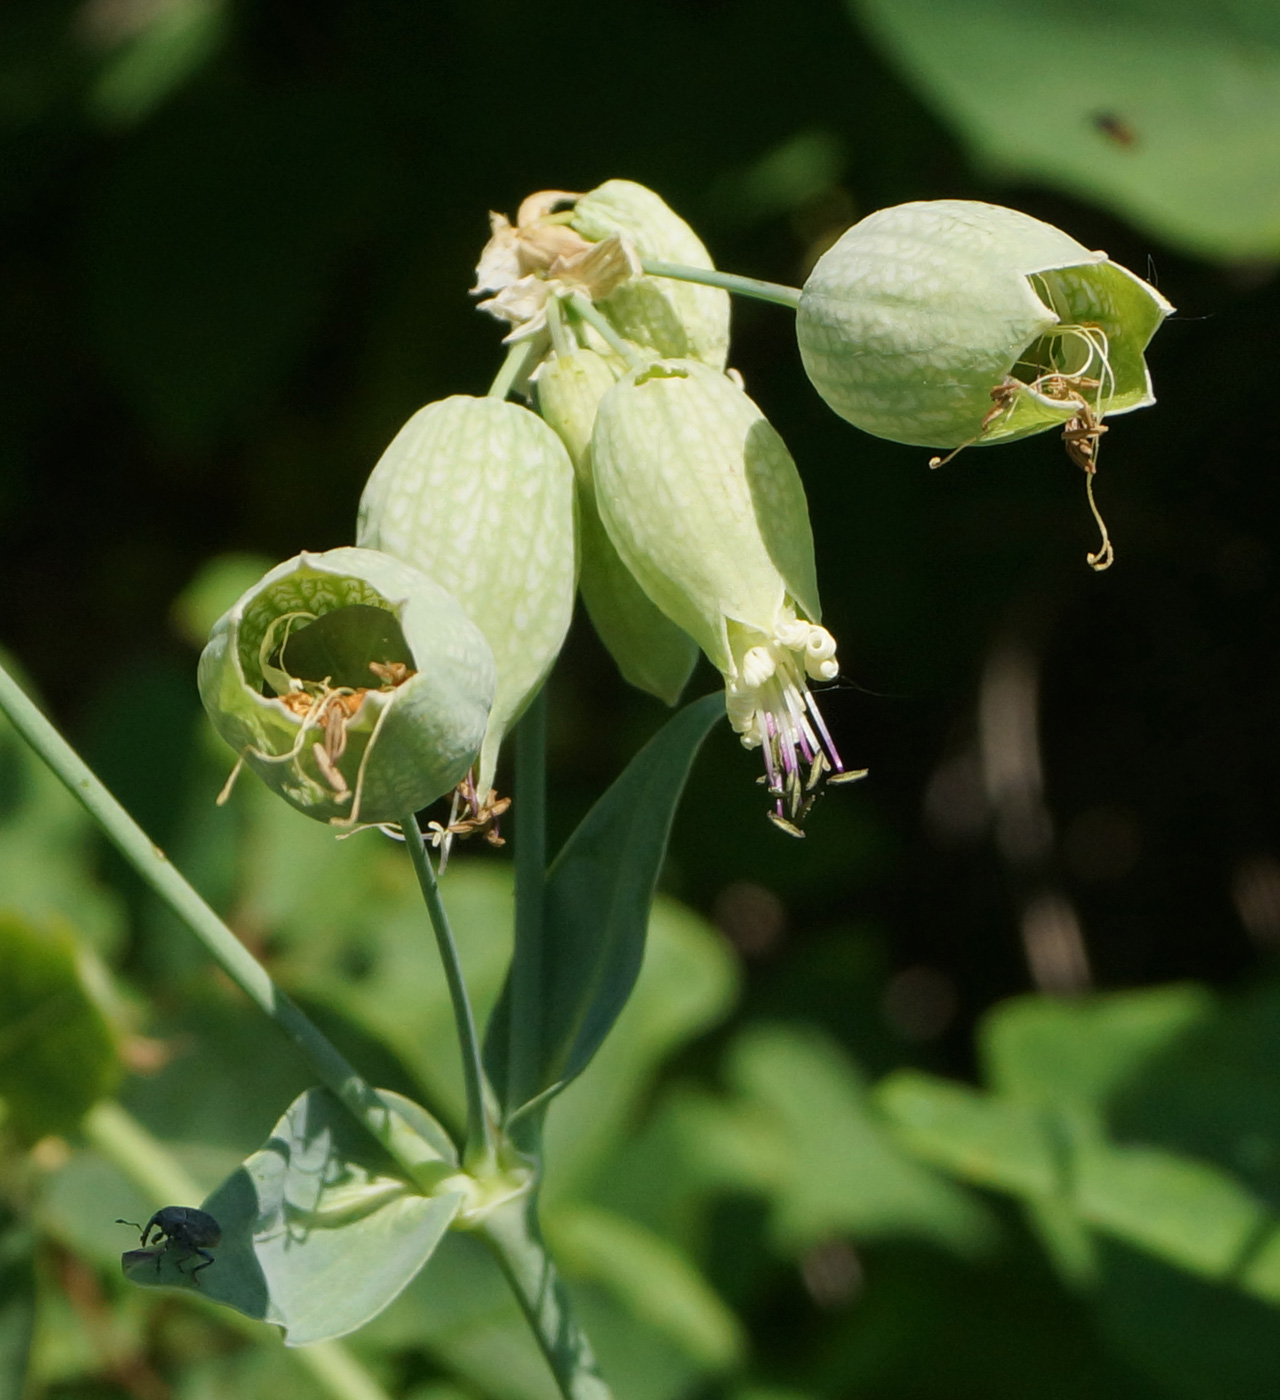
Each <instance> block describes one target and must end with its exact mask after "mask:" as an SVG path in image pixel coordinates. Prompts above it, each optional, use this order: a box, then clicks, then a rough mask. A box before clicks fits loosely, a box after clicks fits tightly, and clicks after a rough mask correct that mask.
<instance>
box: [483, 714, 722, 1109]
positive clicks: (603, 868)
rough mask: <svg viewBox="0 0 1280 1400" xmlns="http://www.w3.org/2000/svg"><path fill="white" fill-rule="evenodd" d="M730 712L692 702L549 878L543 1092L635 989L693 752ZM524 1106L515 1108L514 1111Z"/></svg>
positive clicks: (602, 803) (637, 761)
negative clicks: (657, 885) (651, 909)
mask: <svg viewBox="0 0 1280 1400" xmlns="http://www.w3.org/2000/svg"><path fill="white" fill-rule="evenodd" d="M723 714H724V700H723V698H722V697H721V696H719V695H708V696H704V697H703V699H701V700H695V701H694V702H693V704H691V705H687V706H686V707H685V708H684V709H683V710H681V711H680V713H679V714H677V715H675V716H674V717H673V718H672V719H670V720H668V721H667V723H666V724H665V725H664V726H663V727H662V728H661V729H660V730H659V731H658V733H657V734H656V735H655V736H654V738H652V739H651V740H650V741H649V743H648V744H646V745H645V747H644V748H643V749H642V750H641V751H640V752H639V753H638V754H637V755H636V757H635V758H634V759H632V761H631V762H630V763H629V764H628V765H627V767H626V769H625V770H624V771H623V772H622V774H621V776H620V777H619V778H618V779H617V780H616V781H615V782H614V783H613V785H612V786H611V787H610V788H609V790H608V791H607V792H606V793H605V794H604V796H603V797H601V798H600V800H599V801H598V802H597V803H596V805H595V806H594V807H593V808H592V809H591V811H590V812H588V813H587V815H586V817H585V818H584V819H583V821H582V823H581V825H580V826H579V827H578V829H577V830H576V831H575V832H574V833H573V835H572V836H570V838H569V840H568V841H567V842H566V843H565V845H564V848H563V849H562V850H561V852H560V854H559V855H558V856H557V857H556V859H555V861H554V863H553V864H552V866H551V869H550V871H549V872H548V876H547V887H546V911H545V932H544V943H543V977H542V987H541V989H540V993H539V996H538V1005H537V1011H538V1015H539V1017H540V1021H541V1025H540V1028H539V1029H540V1039H539V1046H540V1054H539V1063H538V1072H537V1074H536V1075H531V1076H530V1082H532V1083H534V1084H535V1085H536V1086H537V1088H536V1091H535V1095H534V1096H535V1097H536V1096H537V1095H538V1094H542V1093H546V1092H547V1091H548V1090H552V1089H555V1090H558V1089H560V1088H561V1087H563V1086H564V1085H565V1084H567V1083H568V1082H569V1081H570V1080H571V1079H573V1078H575V1077H576V1076H577V1075H579V1074H581V1073H582V1071H583V1069H585V1068H586V1065H587V1063H588V1062H589V1061H590V1059H591V1057H592V1056H593V1055H594V1054H595V1052H596V1050H597V1049H598V1048H599V1046H600V1043H601V1041H603V1040H604V1038H605V1036H606V1035H607V1034H608V1033H609V1030H610V1028H611V1027H612V1026H613V1023H614V1022H615V1021H616V1020H617V1019H618V1014H619V1013H620V1012H621V1010H622V1008H623V1006H625V1005H626V1001H627V998H628V997H629V996H630V995H631V989H632V987H634V986H635V981H636V977H637V976H638V975H639V972H640V964H641V960H642V958H643V957H644V944H645V930H646V928H647V927H648V923H649V905H650V902H651V901H652V899H653V889H654V885H655V883H656V882H657V878H658V872H659V870H660V869H661V866H662V861H663V858H664V856H665V855H666V849H667V838H668V836H669V834H670V831H671V820H672V817H673V816H674V814H675V809H676V804H677V802H678V801H679V800H680V794H681V792H682V791H683V790H684V785H685V781H686V779H687V778H688V776H689V770H690V768H691V767H692V764H693V760H694V757H695V755H696V754H697V752H698V749H699V747H700V745H701V744H702V741H703V740H704V739H705V738H706V736H707V734H708V733H709V732H710V729H711V726H712V725H713V724H714V723H715V722H716V720H717V719H718V718H719V717H720V716H721V715H723ZM509 997H510V983H509V982H508V984H507V987H506V988H505V989H504V991H503V995H502V999H501V1001H500V1002H499V1004H498V1006H497V1008H496V1009H495V1012H494V1015H493V1017H492V1018H491V1020H490V1023H489V1030H488V1034H487V1036H486V1040H485V1068H486V1070H487V1071H488V1074H489V1076H490V1079H491V1080H492V1082H493V1084H494V1087H495V1088H496V1089H497V1091H498V1094H499V1097H500V1098H502V1097H504V1095H505V1085H506V1066H507V1037H508V1030H509V1005H508V1001H509ZM518 1107H520V1105H518V1104H508V1105H507V1110H508V1114H510V1112H511V1111H512V1110H514V1109H516V1108H518Z"/></svg>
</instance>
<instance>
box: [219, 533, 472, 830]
mask: <svg viewBox="0 0 1280 1400" xmlns="http://www.w3.org/2000/svg"><path fill="white" fill-rule="evenodd" d="M199 684H200V698H201V700H202V701H203V702H204V707H205V709H206V710H207V711H208V714H209V718H210V719H211V720H212V722H213V727H214V728H215V729H216V730H217V731H218V733H219V734H220V735H221V736H222V738H223V739H225V740H226V741H227V743H228V744H230V745H231V747H232V748H233V749H235V751H236V752H237V754H239V756H240V759H241V761H242V762H244V763H246V764H248V766H249V767H250V768H252V769H253V770H254V772H255V773H257V774H258V776H259V777H261V778H262V780H263V781H264V782H265V783H266V784H267V786H268V787H270V788H272V789H274V790H275V791H276V792H278V793H279V794H280V795H281V796H282V797H283V798H284V799H285V800H286V801H287V802H289V803H291V804H292V805H293V806H294V807H297V808H298V809H299V811H302V812H305V813H306V814H307V815H308V816H310V817H315V818H316V819H317V820H320V821H328V822H332V823H333V824H334V825H337V826H348V827H349V826H354V825H355V824H356V823H358V822H361V823H384V822H398V821H400V820H401V819H402V818H403V817H404V816H405V815H406V814H407V813H410V812H413V811H416V810H417V809H418V808H419V807H425V806H426V805H427V804H428V803H430V802H434V801H435V800H436V798H438V797H441V796H443V795H444V794H445V793H446V792H449V791H450V790H451V789H452V788H453V787H454V786H455V785H456V784H457V783H458V782H460V781H461V779H462V778H463V777H464V776H465V774H466V772H467V770H468V769H469V768H470V767H471V765H472V763H473V762H474V761H475V758H476V755H477V754H478V752H479V750H480V745H481V743H482V741H483V739H484V734H485V726H486V724H487V722H488V717H489V706H490V704H491V702H492V700H493V694H494V684H495V672H494V664H493V655H492V653H491V652H490V650H489V646H488V643H487V642H486V641H485V639H484V636H483V635H482V633H481V632H480V630H479V629H478V628H477V627H476V626H475V625H474V624H473V623H472V622H471V621H470V620H469V619H468V618H467V616H466V614H465V613H464V612H463V610H462V608H461V606H460V605H459V604H458V602H457V601H456V600H455V599H454V598H453V597H451V596H450V594H448V593H447V592H446V591H445V590H444V589H443V588H441V587H440V585H439V584H437V583H435V582H434V581H433V580H432V579H430V578H427V577H426V576H425V575H424V574H422V573H420V572H419V571H418V570H417V569H413V568H411V567H409V566H408V565H406V564H404V563H402V562H401V561H399V560H397V559H392V558H390V557H388V556H387V555H385V554H378V553H375V552H374V551H372V550H367V549H353V548H345V549H331V550H329V551H328V552H327V553H324V554H300V555H299V556H298V557H297V558H296V559H290V560H288V561H287V562H286V563H283V564H280V565H279V566H278V567H276V568H274V569H272V570H271V571H270V572H269V573H268V574H267V575H266V576H265V577H264V578H262V579H261V580H260V581H259V582H258V583H256V584H255V585H254V586H253V587H252V588H251V589H249V591H248V592H247V593H245V594H244V596H243V597H241V598H240V600H239V601H238V602H237V603H236V604H235V606H234V607H233V608H231V610H230V611H229V612H227V613H226V614H225V615H224V616H223V617H222V618H221V619H219V621H218V622H217V623H216V624H215V625H214V628H213V631H212V633H211V634H210V637H209V644H208V645H207V646H206V647H205V649H204V651H203V653H202V654H201V657H200V672H199ZM238 770H239V764H237V766H236V771H238ZM229 786H230V785H228V787H229Z"/></svg>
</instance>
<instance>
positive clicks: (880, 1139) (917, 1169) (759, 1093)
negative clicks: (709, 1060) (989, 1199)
mask: <svg viewBox="0 0 1280 1400" xmlns="http://www.w3.org/2000/svg"><path fill="white" fill-rule="evenodd" d="M728 1075H729V1079H730V1081H731V1082H732V1083H733V1085H734V1086H735V1087H736V1088H737V1089H738V1092H739V1094H740V1095H741V1096H742V1098H743V1099H744V1100H745V1104H744V1108H745V1110H746V1113H745V1122H746V1126H747V1127H748V1129H754V1133H755V1135H756V1136H757V1137H758V1139H759V1141H758V1143H757V1146H756V1148H755V1151H756V1153H758V1154H759V1156H760V1157H761V1159H762V1163H763V1164H765V1165H767V1166H768V1167H770V1168H771V1169H772V1171H773V1173H774V1179H773V1181H772V1182H771V1183H770V1187H769V1195H770V1196H771V1198H772V1201H773V1207H774V1219H773V1228H774V1232H775V1234H776V1235H777V1237H778V1238H779V1240H780V1241H781V1242H782V1243H783V1245H784V1246H785V1247H786V1248H787V1249H788V1251H789V1252H795V1251H798V1250H801V1249H804V1248H807V1247H808V1246H810V1245H812V1244H815V1243H818V1242H820V1241H822V1240H823V1239H827V1238H830V1237H831V1236H832V1235H833V1234H838V1233H849V1234H852V1235H853V1236H854V1237H855V1238H857V1239H885V1238H902V1237H915V1238H924V1239H930V1240H934V1241H937V1242H938V1243H939V1244H942V1245H945V1246H948V1247H950V1248H952V1249H955V1250H957V1251H958V1252H961V1253H965V1252H974V1251H977V1250H980V1249H981V1248H982V1246H983V1245H984V1243H985V1242H986V1241H987V1240H988V1239H989V1238H990V1236H991V1223H990V1221H989V1219H988V1218H987V1216H986V1213H985V1212H984V1211H983V1209H982V1208H981V1206H980V1205H979V1204H978V1203H977V1202H976V1201H974V1200H973V1199H972V1198H970V1197H968V1196H966V1195H965V1194H964V1193H961V1192H958V1191H956V1190H955V1189H954V1188H953V1187H952V1186H951V1185H950V1183H948V1182H947V1181H946V1180H944V1179H942V1178H940V1177H937V1176H935V1175H934V1174H933V1173H932V1172H930V1171H928V1170H927V1169H925V1168H924V1167H922V1166H921V1165H920V1164H919V1163H918V1162H915V1161H912V1159H911V1158H910V1157H909V1156H907V1154H906V1153H904V1152H903V1151H902V1150H901V1149H900V1148H899V1147H898V1145H897V1144H896V1143H895V1142H894V1141H893V1139H892V1137H891V1136H890V1134H889V1133H888V1132H887V1131H886V1128H885V1125H884V1124H883V1122H882V1121H881V1120H880V1118H879V1116H878V1115H877V1113H876V1112H875V1107H874V1104H873V1102H872V1100H871V1098H870V1096H869V1094H868V1092H867V1086H866V1082H865V1079H864V1077H863V1075H862V1072H861V1071H860V1070H859V1069H858V1067H857V1066H856V1065H855V1064H854V1063H853V1062H852V1061H850V1060H849V1059H848V1057H847V1056H846V1055H845V1053H844V1052H843V1051H842V1050H841V1049H840V1048H839V1046H837V1045H836V1044H834V1043H833V1042H832V1041H830V1040H828V1039H827V1038H826V1037H825V1036H823V1035H822V1034H820V1033H818V1032H815V1031H813V1030H810V1029H808V1028H804V1029H801V1028H799V1027H789V1026H758V1027H755V1028H753V1029H751V1030H749V1031H747V1032H745V1033H744V1034H743V1035H742V1036H740V1037H739V1039H738V1040H737V1041H736V1042H735V1044H734V1046H733V1049H732V1052H731V1054H730V1059H729V1066H728Z"/></svg>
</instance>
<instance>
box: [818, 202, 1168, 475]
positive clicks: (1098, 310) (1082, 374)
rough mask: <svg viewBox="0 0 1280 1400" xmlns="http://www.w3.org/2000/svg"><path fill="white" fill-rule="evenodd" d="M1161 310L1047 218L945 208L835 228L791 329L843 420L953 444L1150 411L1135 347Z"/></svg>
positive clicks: (907, 438) (928, 206)
mask: <svg viewBox="0 0 1280 1400" xmlns="http://www.w3.org/2000/svg"><path fill="white" fill-rule="evenodd" d="M1172 310H1173V308H1172V307H1171V306H1170V305H1169V303H1168V302H1167V301H1166V300H1165V299H1164V298H1163V297H1162V296H1161V295H1160V293H1159V292H1157V291H1156V290H1155V288H1153V287H1150V286H1148V285H1147V283H1145V282H1143V281H1142V280H1141V279H1140V278H1137V277H1135V276H1134V275H1133V273H1131V272H1129V271H1127V270H1126V269H1125V268H1123V267H1120V266H1119V265H1118V264H1116V263H1113V262H1110V261H1109V260H1108V258H1107V255H1106V254H1105V253H1096V252H1090V251H1089V250H1088V249H1087V248H1085V247H1083V246H1082V245H1081V244H1079V243H1077V242H1076V241H1075V240H1074V239H1073V238H1069V237H1068V236H1067V235H1066V234H1065V233H1062V232H1061V231H1060V230H1058V229H1056V228H1053V227H1052V226H1051V225H1049V224H1045V223H1041V222H1040V221H1039V220H1038V219H1033V218H1031V217H1030V216H1028V215H1026V214H1020V213H1018V212H1017V211H1015V210H1012V209H1003V208H1000V207H999V206H997V205H992V204H979V203H976V202H973V201H969V200H955V199H943V200H933V201H930V202H922V203H916V204H902V205H898V206H897V207H895V208H892V209H882V210H880V211H879V212H878V213H875V214H871V215H869V216H868V217H867V218H865V219H863V220H862V221H861V222H860V223H857V224H855V225H854V226H853V227H852V228H851V229H849V230H848V232H847V233H845V234H844V235H843V237H841V238H840V239H839V240H838V242H836V244H835V245H834V246H833V247H831V248H830V249H828V251H827V252H826V253H824V254H823V256H822V257H821V258H820V259H819V260H818V263H817V266H816V267H815V268H814V269H813V272H812V274H811V275H810V277H809V280H808V281H807V282H806V283H805V286H804V291H803V293H802V295H801V298H800V306H799V309H798V311H797V313H796V335H797V338H798V340H799V343H800V354H801V358H802V359H803V361H804V367H805V370H806V372H807V373H808V375H809V378H810V379H811V380H812V381H813V384H814V387H815V388H816V389H817V390H818V393H819V394H821V395H822V397H823V398H824V399H825V400H826V401H827V403H828V404H830V406H831V407H832V408H833V409H835V411H836V412H837V413H838V414H839V415H840V416H841V417H842V418H846V419H848V421H849V422H851V423H853V424H855V425H856V426H857V427H859V428H862V429H863V430H864V431H865V432H868V433H874V434H875V435H876V436H877V437H884V438H890V439H892V440H893V441H895V442H904V443H911V444H914V445H916V446H927V447H944V448H959V447H962V446H966V445H969V444H971V443H991V442H999V441H1006V440H1010V439H1013V438H1019V437H1026V436H1027V435H1028V434H1031V433H1039V432H1043V431H1045V430H1046V429H1048V428H1052V427H1054V426H1056V425H1060V424H1065V423H1069V422H1070V421H1071V420H1073V419H1077V420H1080V423H1081V424H1082V426H1083V427H1084V428H1085V429H1090V428H1094V427H1095V426H1096V422H1097V420H1100V419H1101V418H1102V417H1103V416H1104V415H1105V414H1109V413H1125V412H1128V411H1129V410H1130V409H1134V408H1142V407H1144V406H1145V405H1147V404H1150V403H1152V402H1154V396H1153V395H1152V392H1151V379H1150V376H1149V375H1148V373H1147V367H1146V363H1145V361H1144V359H1143V351H1144V350H1145V349H1146V347H1147V344H1148V342H1149V341H1150V340H1151V337H1152V335H1154V334H1155V331H1156V329H1157V327H1158V326H1159V325H1160V322H1161V321H1162V320H1163V319H1164V318H1165V316H1167V315H1168V314H1169V312H1170V311H1172ZM1091 420H1092V421H1091ZM1082 465H1083V463H1082Z"/></svg>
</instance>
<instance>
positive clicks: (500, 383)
mask: <svg viewBox="0 0 1280 1400" xmlns="http://www.w3.org/2000/svg"><path fill="white" fill-rule="evenodd" d="M538 349H539V346H538V340H537V337H534V338H533V339H530V340H520V341H517V342H516V343H515V344H514V345H512V346H510V347H508V349H507V357H506V359H505V360H503V362H502V367H501V368H500V369H499V370H498V373H497V374H496V375H495V376H494V380H493V383H492V384H490V385H489V392H488V393H487V394H486V395H485V397H486V398H489V399H505V398H506V397H507V395H508V394H509V393H510V392H511V389H512V386H513V385H514V384H515V383H516V381H517V380H518V379H519V378H520V376H521V375H522V374H523V373H524V372H525V369H526V368H527V367H528V365H529V362H530V361H531V360H532V359H533V357H534V353H535V351H537V350H538Z"/></svg>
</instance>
